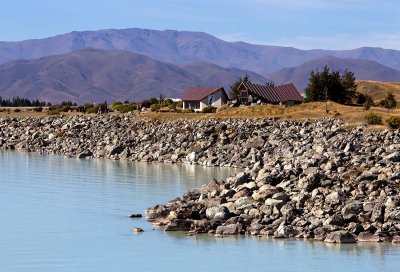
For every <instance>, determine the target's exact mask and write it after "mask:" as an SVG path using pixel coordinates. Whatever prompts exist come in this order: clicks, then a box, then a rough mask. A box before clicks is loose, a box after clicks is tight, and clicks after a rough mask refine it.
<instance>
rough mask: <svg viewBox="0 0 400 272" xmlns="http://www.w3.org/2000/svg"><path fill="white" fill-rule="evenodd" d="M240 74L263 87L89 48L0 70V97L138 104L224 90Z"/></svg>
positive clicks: (231, 72) (233, 73)
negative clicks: (203, 88)
mask: <svg viewBox="0 0 400 272" xmlns="http://www.w3.org/2000/svg"><path fill="white" fill-rule="evenodd" d="M245 74H248V75H249V76H250V77H251V78H252V80H254V81H256V82H258V83H264V82H265V78H264V77H262V76H260V75H258V74H256V73H254V72H251V71H245V70H239V69H235V68H223V67H220V66H217V65H214V64H209V63H191V64H187V65H181V66H178V65H175V64H170V63H166V62H161V61H157V60H154V59H152V58H149V57H147V56H145V55H141V54H137V53H132V52H128V51H121V50H112V51H111V50H102V49H92V48H88V49H83V50H81V51H77V52H73V53H68V54H61V55H56V56H50V57H43V58H40V59H34V60H17V61H12V62H8V63H6V64H3V65H1V66H0V96H2V97H3V98H4V97H14V96H19V97H24V98H29V99H39V100H42V101H50V102H60V101H67V100H71V101H75V102H77V103H86V102H90V103H93V102H96V103H98V102H104V101H105V100H107V101H116V100H121V101H125V100H129V101H141V100H143V99H146V98H150V97H158V96H159V95H160V94H163V95H165V96H167V97H180V96H181V95H182V91H184V90H185V89H186V88H187V87H189V86H198V85H208V86H210V85H211V86H221V85H223V86H224V87H225V88H226V89H227V90H228V88H229V84H231V83H232V82H233V81H235V80H237V78H239V77H241V76H243V75H245Z"/></svg>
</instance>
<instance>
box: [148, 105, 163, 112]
mask: <svg viewBox="0 0 400 272" xmlns="http://www.w3.org/2000/svg"><path fill="white" fill-rule="evenodd" d="M160 108H161V105H160V104H152V105H151V106H150V109H151V111H158V110H159V109H160Z"/></svg>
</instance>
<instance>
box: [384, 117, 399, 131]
mask: <svg viewBox="0 0 400 272" xmlns="http://www.w3.org/2000/svg"><path fill="white" fill-rule="evenodd" d="M386 123H387V125H388V126H389V127H390V128H391V129H398V128H400V117H397V116H392V117H390V118H389V119H387V120H386Z"/></svg>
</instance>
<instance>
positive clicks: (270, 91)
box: [243, 82, 281, 102]
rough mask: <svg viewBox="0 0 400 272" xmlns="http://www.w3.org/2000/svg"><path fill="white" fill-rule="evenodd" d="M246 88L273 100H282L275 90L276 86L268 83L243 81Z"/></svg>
mask: <svg viewBox="0 0 400 272" xmlns="http://www.w3.org/2000/svg"><path fill="white" fill-rule="evenodd" d="M243 85H244V87H245V88H246V90H248V91H250V92H252V93H254V94H256V95H258V96H261V97H263V98H265V99H266V100H268V101H271V102H281V101H280V98H279V96H278V94H277V93H276V91H275V88H274V87H270V86H267V85H259V84H254V83H250V82H244V83H243Z"/></svg>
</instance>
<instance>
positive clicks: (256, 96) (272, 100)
mask: <svg viewBox="0 0 400 272" xmlns="http://www.w3.org/2000/svg"><path fill="white" fill-rule="evenodd" d="M238 88H239V90H240V97H239V100H240V103H241V104H250V103H256V102H258V101H260V102H262V103H267V104H285V105H294V104H300V103H302V102H303V96H302V95H301V94H300V93H299V91H298V90H297V89H296V87H295V86H294V84H293V83H289V84H285V85H280V86H272V85H259V84H254V83H250V82H242V83H241V84H240V85H239V87H238Z"/></svg>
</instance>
